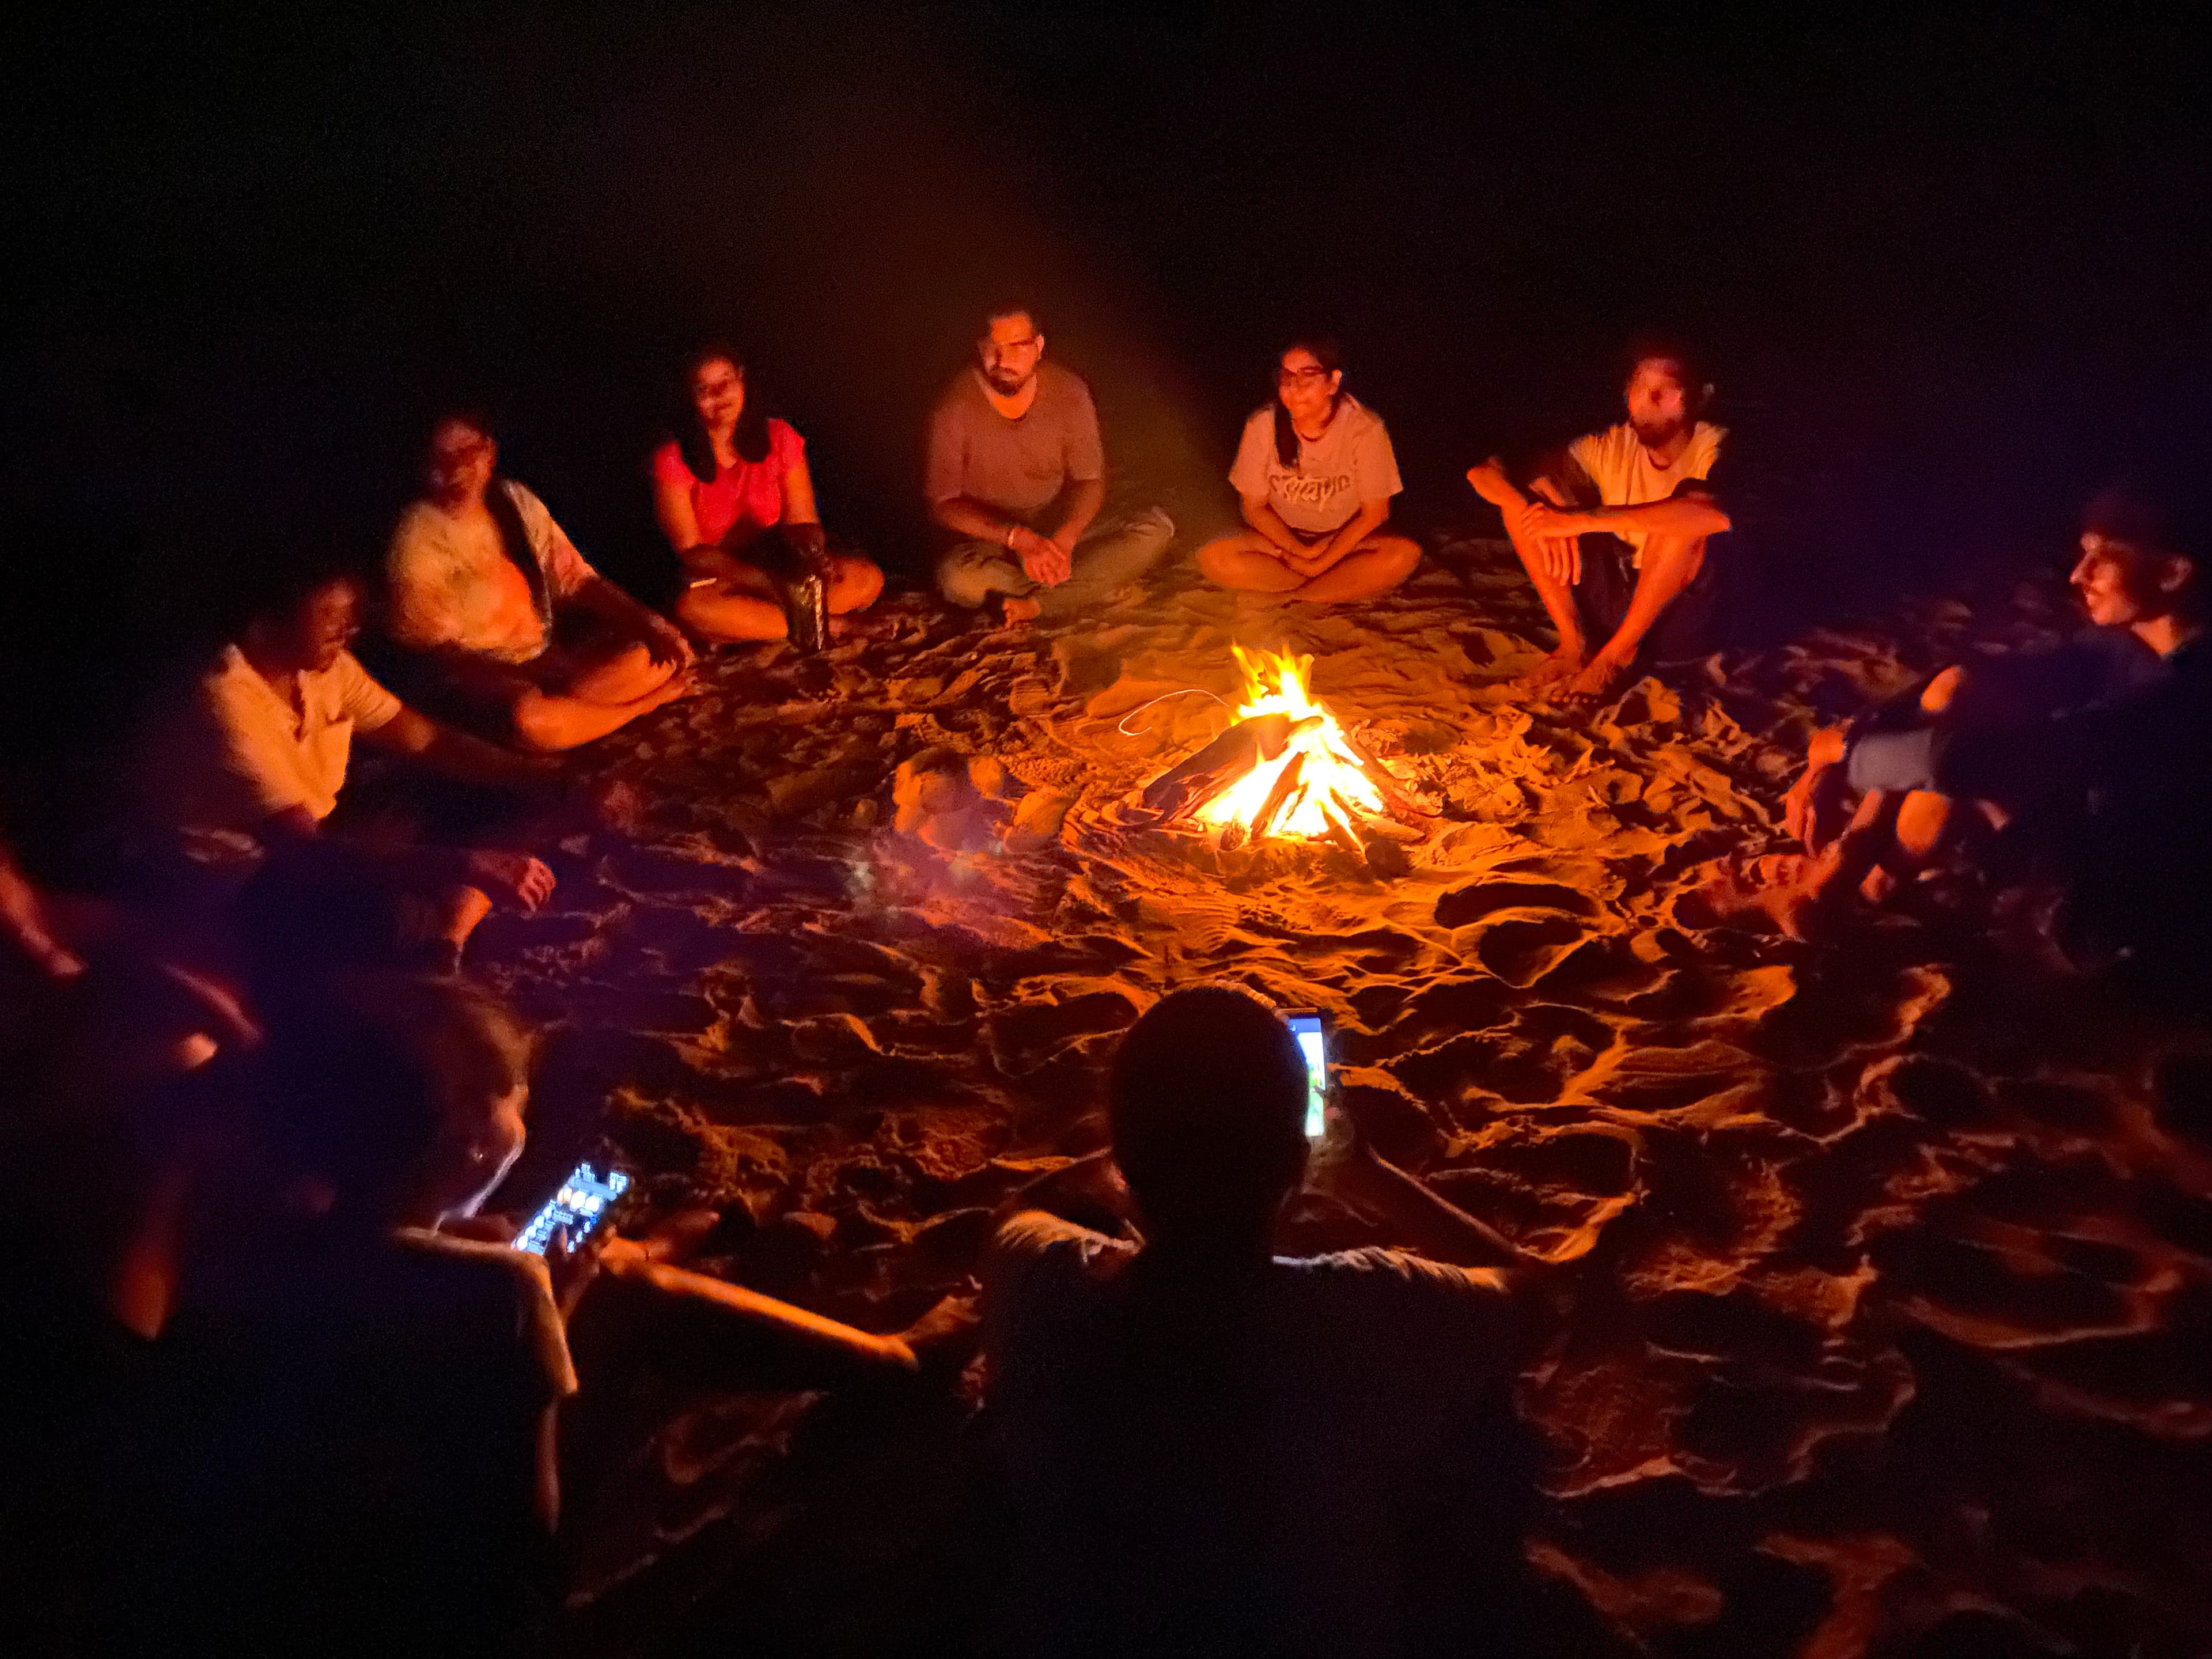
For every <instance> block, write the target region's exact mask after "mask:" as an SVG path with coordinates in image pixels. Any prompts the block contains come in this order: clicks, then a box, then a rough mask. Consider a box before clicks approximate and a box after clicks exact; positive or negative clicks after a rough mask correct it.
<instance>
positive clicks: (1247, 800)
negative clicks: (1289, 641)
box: [1194, 643, 1388, 846]
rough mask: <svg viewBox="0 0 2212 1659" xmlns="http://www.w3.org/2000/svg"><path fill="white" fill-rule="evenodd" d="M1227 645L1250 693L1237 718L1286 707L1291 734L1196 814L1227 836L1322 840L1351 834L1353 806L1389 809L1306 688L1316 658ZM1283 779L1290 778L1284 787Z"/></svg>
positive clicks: (1338, 728) (1374, 811) (1362, 809)
mask: <svg viewBox="0 0 2212 1659" xmlns="http://www.w3.org/2000/svg"><path fill="white" fill-rule="evenodd" d="M1229 648H1230V649H1231V651H1232V652H1234V653H1236V656H1237V668H1238V670H1239V671H1241V672H1242V673H1243V676H1244V701H1243V704H1242V705H1241V706H1240V707H1239V708H1237V719H1238V720H1250V719H1253V718H1254V717H1255V716H1258V715H1262V714H1287V715H1288V716H1289V717H1290V719H1291V739H1290V743H1289V744H1288V746H1287V747H1285V749H1284V750H1283V752H1282V753H1281V754H1280V755H1279V756H1278V757H1276V758H1275V759H1273V760H1272V761H1269V760H1263V761H1261V763H1259V764H1258V765H1256V766H1255V767H1254V768H1253V769H1251V770H1250V771H1249V772H1248V773H1246V774H1245V775H1244V776H1243V777H1242V778H1240V779H1238V780H1237V782H1236V783H1235V784H1233V785H1231V787H1229V788H1227V789H1225V790H1223V791H1222V792H1221V793H1219V794H1218V795H1216V796H1214V797H1213V799H1211V800H1209V801H1207V802H1206V804H1205V805H1203V806H1201V807H1200V808H1199V809H1198V811H1197V812H1196V813H1195V815H1194V816H1195V817H1197V818H1198V819H1199V821H1200V823H1207V824H1212V825H1215V826H1218V827H1219V828H1220V829H1222V831H1223V839H1224V840H1225V842H1239V841H1242V840H1243V839H1244V838H1245V837H1246V836H1252V837H1254V838H1255V839H1256V838H1257V837H1258V836H1304V837H1306V838H1307V839H1309V840H1312V841H1324V840H1327V839H1328V838H1329V836H1331V835H1333V834H1340V835H1342V836H1347V837H1349V836H1352V826H1353V825H1355V824H1356V823H1358V822H1359V819H1358V817H1357V816H1356V814H1355V811H1354V809H1357V811H1359V812H1366V813H1370V814H1373V815H1375V816H1376V817H1381V816H1383V815H1384V814H1385V813H1386V811H1388V809H1387V807H1386V806H1385V805H1384V803H1383V793H1382V791H1380V790H1379V789H1377V788H1376V787H1375V782H1374V781H1373V780H1372V779H1371V778H1370V777H1369V776H1368V775H1367V769H1366V768H1365V766H1364V764H1363V763H1361V761H1360V759H1359V757H1358V753H1357V752H1356V751H1355V750H1353V748H1352V742H1351V739H1350V738H1347V737H1346V735H1345V733H1344V728H1343V727H1342V726H1339V725H1338V724H1337V723H1336V716H1335V715H1334V714H1330V713H1329V711H1328V706H1327V705H1326V704H1324V703H1320V702H1315V701H1314V699H1313V696H1312V693H1311V691H1310V690H1309V688H1308V684H1307V674H1308V671H1310V669H1311V667H1312V665H1313V659H1312V658H1311V657H1310V656H1308V657H1294V656H1292V655H1291V653H1289V652H1287V651H1261V652H1248V651H1246V650H1245V649H1244V648H1243V647H1242V646H1240V645H1236V644H1233V643H1232V644H1231V646H1230V647H1229ZM1279 783H1280V784H1283V785H1284V786H1285V787H1284V788H1283V789H1282V790H1281V791H1280V792H1278V789H1277V785H1278V784H1279ZM1353 844H1354V845H1355V846H1356V845H1357V844H1358V843H1357V842H1356V841H1355V842H1354V843H1353Z"/></svg>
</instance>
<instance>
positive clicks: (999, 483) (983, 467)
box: [923, 306, 1175, 623]
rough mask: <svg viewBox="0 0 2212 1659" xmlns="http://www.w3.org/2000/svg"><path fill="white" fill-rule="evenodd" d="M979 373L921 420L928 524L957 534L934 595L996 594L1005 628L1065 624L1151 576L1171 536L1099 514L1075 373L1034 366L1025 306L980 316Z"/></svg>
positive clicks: (1102, 461)
mask: <svg viewBox="0 0 2212 1659" xmlns="http://www.w3.org/2000/svg"><path fill="white" fill-rule="evenodd" d="M975 350H976V356H977V358H978V359H979V362H978V364H977V366H976V367H974V368H967V369H963V370H962V371H961V373H960V374H957V375H956V376H955V377H954V379H953V381H952V384H951V386H947V387H946V388H945V395H944V396H943V397H941V398H939V399H938V400H937V407H936V409H935V410H933V411H932V413H931V415H930V417H929V459H928V463H927V467H926V469H925V472H924V478H923V488H924V490H925V493H926V494H927V496H928V499H929V513H930V517H931V518H932V519H933V520H936V522H937V523H938V524H939V526H942V527H943V528H944V529H945V530H947V531H949V532H951V534H952V535H954V536H955V537H957V538H959V539H958V540H957V541H955V542H954V543H953V544H952V545H951V547H949V548H947V549H946V550H945V554H944V556H942V557H941V558H939V561H938V563H937V586H938V590H939V592H942V593H943V594H944V595H945V598H946V599H950V600H951V602H952V603H953V604H955V605H963V606H965V607H967V608H969V609H971V610H972V609H975V608H977V607H980V606H981V605H987V604H988V603H989V602H990V600H991V599H992V597H993V596H994V594H995V595H998V596H1000V599H1001V600H1002V602H1003V604H1004V607H1005V612H1006V620H1007V621H1008V622H1010V623H1024V622H1033V621H1036V620H1037V619H1038V618H1040V617H1043V618H1047V619H1058V618H1061V617H1070V616H1073V615H1075V614H1076V613H1078V612H1079V611H1084V610H1086V609H1089V608H1091V607H1092V606H1094V605H1097V604H1098V603H1099V602H1101V601H1103V599H1105V598H1106V596H1107V595H1108V594H1109V593H1111V592H1113V591H1114V590H1115V588H1117V587H1120V586H1123V585H1124V584H1125V583H1127V582H1131V581H1133V580H1136V579H1137V578H1138V577H1139V576H1140V575H1142V574H1144V573H1145V571H1146V569H1148V568H1150V567H1151V566H1152V563H1153V562H1154V561H1156V560H1157V559H1158V557H1159V556H1160V555H1161V554H1163V553H1164V552H1165V551H1166V550H1167V546H1168V543H1169V542H1170V541H1171V540H1172V539H1173V538H1174V537H1175V525H1174V523H1173V522H1172V521H1171V520H1170V519H1169V518H1168V515H1167V514H1166V513H1163V512H1161V511H1160V510H1159V509H1158V507H1151V508H1147V509H1146V510H1145V511H1143V512H1140V513H1133V514H1130V515H1127V516H1114V517H1109V518H1107V519H1103V520H1102V519H1100V518H1099V508H1100V507H1103V506H1104V505H1105V501H1106V456H1105V452H1104V449H1103V447H1102V446H1101V445H1100V443H1099V441H1098V412H1097V410H1096V409H1094V408H1093V407H1092V406H1091V388H1090V387H1088V386H1085V385H1084V383H1083V380H1082V377H1081V376H1079V375H1078V374H1073V373H1072V372H1071V371H1069V370H1067V369H1065V368H1060V366H1059V365H1058V364H1056V363H1048V362H1045V361H1044V336H1043V335H1042V333H1040V332H1039V331H1038V330H1037V326H1036V319H1035V318H1034V317H1033V315H1032V314H1031V313H1030V312H1029V311H1028V310H1027V309H1025V308H1024V307H1018V306H1016V307H1005V308H1002V309H1000V310H999V311H995V312H994V313H991V314H990V315H989V316H988V317H987V318H986V319H985V328H984V333H983V337H982V338H981V340H979V341H977V342H976V347H975Z"/></svg>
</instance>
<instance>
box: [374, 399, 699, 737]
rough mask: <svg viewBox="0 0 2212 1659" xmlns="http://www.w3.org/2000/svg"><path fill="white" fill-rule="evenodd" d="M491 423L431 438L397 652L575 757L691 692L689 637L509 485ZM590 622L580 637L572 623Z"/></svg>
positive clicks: (411, 521) (392, 569) (404, 561)
mask: <svg viewBox="0 0 2212 1659" xmlns="http://www.w3.org/2000/svg"><path fill="white" fill-rule="evenodd" d="M490 425H491V423H490V422H489V420H488V419H487V418H486V417H485V416H483V415H480V414H475V413H471V412H465V411H460V410H456V411H454V412H453V413H450V414H447V415H442V416H439V417H438V419H437V420H436V421H435V422H433V423H432V425H431V428H430V433H429V443H428V453H426V455H425V457H424V460H423V494H422V499H421V500H419V501H416V502H415V503H414V504H413V505H412V506H411V507H409V508H408V509H407V510H406V512H404V513H402V514H401V515H400V519H399V523H398V526H396V527H395V528H394V529H393V531H392V546H391V549H390V551H389V552H388V554H387V555H386V564H385V574H386V580H387V581H388V583H389V585H390V588H391V592H390V599H391V617H390V619H389V620H390V627H391V633H392V639H393V641H395V642H396V643H398V644H399V645H402V646H404V647H407V648H408V649H410V650H411V651H416V652H420V653H426V654H427V655H428V656H429V657H431V658H433V659H435V662H436V665H437V666H438V667H439V669H440V670H441V671H442V673H443V675H444V677H445V678H446V679H447V681H448V682H449V683H450V684H451V686H452V688H453V690H454V691H455V692H456V693H458V694H459V696H461V697H463V698H465V699H466V700H468V701H470V702H476V703H478V704H481V705H483V706H484V707H486V708H490V709H493V710H495V711H497V713H498V714H499V716H500V717H501V719H502V720H504V721H505V722H506V724H507V731H506V732H505V733H503V734H502V735H508V736H512V738H513V740H514V742H515V743H517V744H520V746H521V747H523V748H525V749H535V750H562V749H574V747H576V745H577V744H584V743H589V742H591V741H592V739H593V738H603V737H605V735H606V734H607V733H608V732H613V731H616V730H617V729H619V728H620V727H622V726H627V725H629V722H630V721H632V720H635V719H636V718H637V717H638V716H639V715H641V714H647V713H648V712H650V711H651V710H653V709H655V708H659V707H660V706H661V705H662V704H663V703H665V702H669V701H671V699H673V698H675V697H678V696H683V695H684V691H685V690H687V689H688V682H687V680H686V678H685V676H684V671H685V670H686V669H688V668H689V667H690V665H691V646H690V641H688V640H686V639H685V638H684V633H683V630H682V629H679V628H678V627H677V626H676V624H675V623H671V622H670V621H669V620H668V619H667V618H666V617H663V616H659V615H658V614H656V613H655V612H653V611H649V610H647V608H646V607H645V606H644V605H640V604H639V603H638V602H637V601H636V600H635V599H632V598H630V596H629V594H627V593H625V592H623V591H622V589H621V588H619V587H617V586H615V585H614V584H613V583H612V582H611V581H609V580H607V579H606V578H605V576H602V575H601V574H599V572H598V571H596V570H594V569H592V567H591V566H590V565H588V564H586V562H584V556H583V555H582V554H580V553H579V552H578V551H577V550H576V545H575V544H574V542H572V541H570V540H569V539H568V534H567V532H564V531H563V530H562V528H561V526H559V525H557V524H556V523H555V522H554V520H553V515H552V514H551V513H549V512H547V511H546V510H545V503H544V502H543V501H539V500H538V497H537V496H536V495H534V494H532V492H531V491H530V490H529V489H527V488H526V487H525V486H524V485H522V484H520V483H516V482H515V481H514V480H513V479H512V478H502V477H500V476H499V446H498V444H497V442H496V441H495V440H494V439H493V436H492V434H491V430H490ZM578 619H580V620H583V621H584V622H586V623H587V626H586V627H585V628H584V629H581V630H580V631H578V630H575V629H571V628H569V627H568V626H567V624H569V623H572V622H573V621H575V620H578Z"/></svg>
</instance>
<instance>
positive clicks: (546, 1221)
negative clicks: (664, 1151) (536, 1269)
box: [514, 1162, 629, 1255]
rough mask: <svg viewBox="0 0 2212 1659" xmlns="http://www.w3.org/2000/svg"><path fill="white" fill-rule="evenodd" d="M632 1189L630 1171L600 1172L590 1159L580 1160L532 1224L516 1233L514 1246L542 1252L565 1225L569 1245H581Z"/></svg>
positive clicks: (534, 1217) (575, 1247) (539, 1253)
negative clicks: (587, 1160) (630, 1186)
mask: <svg viewBox="0 0 2212 1659" xmlns="http://www.w3.org/2000/svg"><path fill="white" fill-rule="evenodd" d="M628 1191H629V1174H628V1172H627V1171H625V1170H608V1171H607V1173H606V1174H605V1176H601V1175H600V1174H599V1172H598V1171H597V1170H595V1169H593V1168H592V1165H591V1164H589V1163H588V1162H586V1163H583V1164H578V1165H577V1166H576V1167H575V1168H574V1170H570V1171H569V1172H568V1179H567V1180H566V1181H563V1182H562V1183H561V1186H560V1189H559V1190H558V1191H557V1192H556V1193H555V1194H553V1196H552V1197H550V1198H549V1199H547V1200H545V1202H544V1205H543V1206H540V1207H539V1209H538V1213H537V1214H536V1215H534V1216H532V1217H531V1218H530V1225H528V1226H526V1227H525V1228H524V1229H523V1230H522V1231H520V1232H519V1233H517V1234H516V1235H515V1236H514V1248H515V1249H518V1250H527V1251H529V1252H530V1253H531V1254H532V1255H544V1254H545V1247H546V1246H547V1245H549V1244H550V1243H552V1242H553V1235H554V1234H555V1233H556V1232H558V1231H562V1230H563V1229H566V1230H567V1232H568V1248H569V1249H570V1250H572V1251H574V1250H578V1249H582V1248H583V1243H584V1241H585V1240H586V1239H587V1238H589V1237H591V1236H592V1234H593V1233H594V1232H596V1231H598V1230H599V1224H600V1223H601V1222H603V1221H605V1219H606V1218H607V1212H609V1211H610V1210H611V1209H612V1208H613V1207H614V1203H615V1200H617V1199H618V1198H620V1197H621V1196H622V1195H623V1194H624V1193H626V1192H628Z"/></svg>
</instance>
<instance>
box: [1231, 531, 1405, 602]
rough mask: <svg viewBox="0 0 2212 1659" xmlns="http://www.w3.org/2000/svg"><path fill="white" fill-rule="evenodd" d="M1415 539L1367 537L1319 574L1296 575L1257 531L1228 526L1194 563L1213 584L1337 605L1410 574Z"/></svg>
mask: <svg viewBox="0 0 2212 1659" xmlns="http://www.w3.org/2000/svg"><path fill="white" fill-rule="evenodd" d="M1420 562H1421V548H1420V544H1419V543H1418V542H1416V541H1414V540H1413V538H1410V537H1407V536H1370V537H1369V538H1367V539H1366V540H1365V541H1364V542H1362V543H1360V544H1359V545H1358V546H1357V547H1355V548H1353V549H1352V551H1351V552H1349V553H1347V554H1346V555H1345V556H1343V557H1342V558H1341V559H1339V560H1338V561H1337V562H1335V563H1334V564H1333V565H1331V566H1330V567H1329V568H1328V569H1326V570H1324V571H1322V573H1321V574H1319V575H1318V576H1301V575H1300V574H1298V573H1297V571H1295V570H1293V569H1291V568H1290V566H1289V565H1287V564H1285V563H1284V562H1283V560H1282V557H1281V556H1280V554H1279V553H1278V551H1277V550H1276V548H1275V544H1273V542H1271V541H1269V540H1268V539H1267V538H1266V537H1265V536H1262V535H1261V533H1260V532H1258V531H1256V530H1237V531H1231V532H1230V533H1229V534H1228V535H1226V536H1220V537H1217V538H1215V539H1213V540H1212V541H1210V542H1208V543H1207V544H1206V545H1205V546H1203V547H1201V548H1200V549H1199V550H1198V568H1199V569H1200V571H1202V572H1203V573H1204V574H1205V576H1206V580H1208V581H1210V582H1212V584H1213V585H1214V586H1216V587H1232V588H1241V589H1242V590H1243V591H1244V592H1248V593H1279V594H1282V595H1283V596H1285V598H1287V599H1304V601H1305V602H1306V603H1307V604H1309V605H1340V604H1342V603H1344V602H1345V601H1346V600H1348V599H1373V598H1374V597H1375V596H1376V594H1377V593H1387V592H1389V591H1390V589H1392V588H1394V587H1395V586H1397V585H1398V584H1399V583H1400V582H1401V581H1403V580H1406V578H1407V577H1408V576H1410V575H1412V574H1413V567H1414V566H1416V565H1418V564H1419V563H1420Z"/></svg>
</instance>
